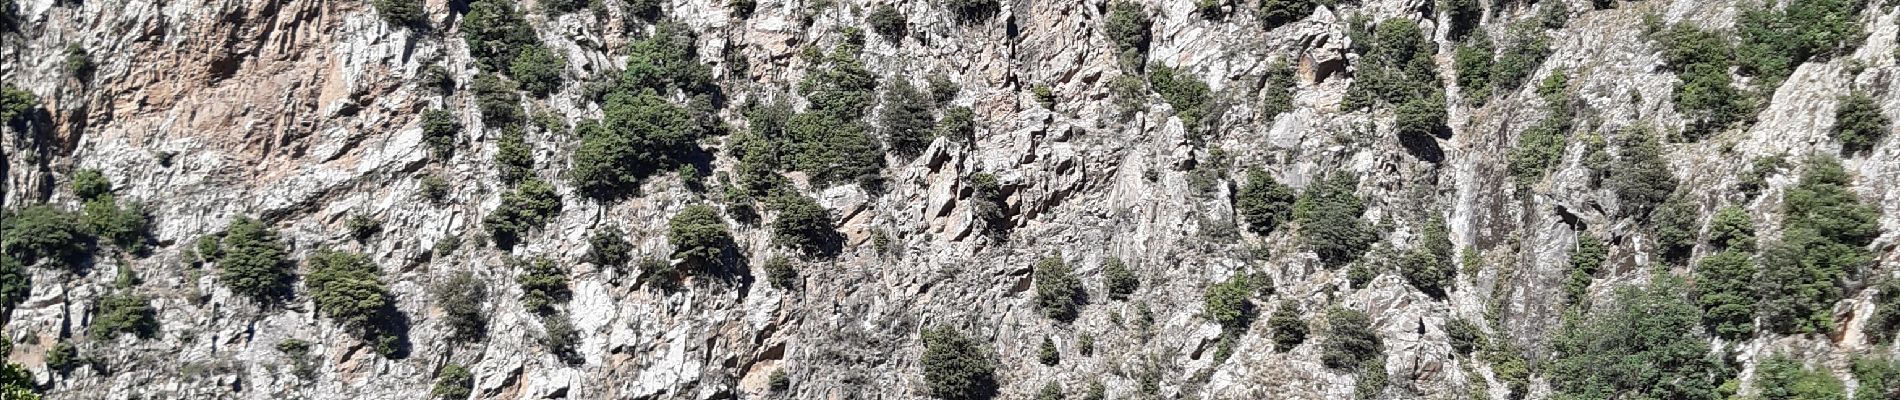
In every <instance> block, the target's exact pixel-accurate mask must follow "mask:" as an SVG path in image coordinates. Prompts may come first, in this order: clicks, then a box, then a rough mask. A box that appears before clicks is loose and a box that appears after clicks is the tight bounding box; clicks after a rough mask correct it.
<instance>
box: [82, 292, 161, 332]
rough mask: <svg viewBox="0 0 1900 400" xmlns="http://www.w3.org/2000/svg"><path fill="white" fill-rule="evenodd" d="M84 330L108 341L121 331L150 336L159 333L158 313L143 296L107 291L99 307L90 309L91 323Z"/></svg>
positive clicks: (100, 300)
mask: <svg viewBox="0 0 1900 400" xmlns="http://www.w3.org/2000/svg"><path fill="white" fill-rule="evenodd" d="M87 332H89V333H91V334H92V336H93V338H95V339H100V340H111V339H112V338H113V337H116V336H118V335H119V334H121V333H130V334H132V335H134V336H138V337H139V338H140V339H150V338H152V335H153V334H156V333H158V315H157V313H156V312H154V311H153V310H152V303H151V301H149V300H146V298H145V296H141V295H137V294H132V293H116V294H109V295H106V296H105V297H101V298H100V299H99V304H98V309H97V310H94V311H93V316H92V326H91V327H88V328H87Z"/></svg>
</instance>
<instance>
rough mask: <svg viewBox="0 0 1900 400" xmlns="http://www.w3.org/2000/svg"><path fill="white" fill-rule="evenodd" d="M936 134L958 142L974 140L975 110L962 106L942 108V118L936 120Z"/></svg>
mask: <svg viewBox="0 0 1900 400" xmlns="http://www.w3.org/2000/svg"><path fill="white" fill-rule="evenodd" d="M937 135H939V136H943V137H946V138H949V139H950V140H952V141H956V142H960V143H971V142H975V141H976V112H973V111H970V108H969V107H964V106H956V107H950V109H947V110H943V118H942V119H939V120H938V121H937Z"/></svg>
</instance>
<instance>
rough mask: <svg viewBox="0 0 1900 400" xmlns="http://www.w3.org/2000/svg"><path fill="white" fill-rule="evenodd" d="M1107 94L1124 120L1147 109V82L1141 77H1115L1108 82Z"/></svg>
mask: <svg viewBox="0 0 1900 400" xmlns="http://www.w3.org/2000/svg"><path fill="white" fill-rule="evenodd" d="M1108 92H1109V94H1110V100H1111V101H1112V102H1114V103H1115V109H1117V110H1119V111H1120V112H1121V113H1122V116H1123V117H1124V118H1126V117H1128V116H1132V115H1134V114H1135V113H1136V112H1140V111H1145V110H1147V109H1148V81H1147V80H1144V79H1142V77H1141V76H1138V75H1119V76H1116V77H1115V79H1110V80H1109V81H1108Z"/></svg>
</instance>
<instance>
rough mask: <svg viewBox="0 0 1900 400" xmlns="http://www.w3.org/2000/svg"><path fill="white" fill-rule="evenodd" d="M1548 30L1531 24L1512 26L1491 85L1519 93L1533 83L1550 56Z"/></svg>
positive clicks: (1502, 46) (1504, 41) (1499, 46)
mask: <svg viewBox="0 0 1900 400" xmlns="http://www.w3.org/2000/svg"><path fill="white" fill-rule="evenodd" d="M1545 31H1546V29H1545V28H1543V27H1539V26H1536V25H1532V24H1529V23H1517V24H1512V25H1510V26H1509V28H1507V29H1506V30H1505V36H1504V40H1502V42H1501V43H1499V45H1498V49H1499V52H1498V56H1497V62H1496V64H1493V65H1492V66H1491V78H1492V80H1491V86H1492V87H1493V88H1495V89H1498V90H1510V91H1515V90H1517V89H1518V88H1521V87H1524V84H1525V83H1526V82H1529V81H1530V78H1531V74H1533V73H1536V72H1537V69H1538V67H1539V66H1541V65H1543V64H1544V59H1546V58H1549V57H1550V53H1551V51H1552V50H1551V48H1550V37H1549V36H1548V35H1547V34H1545Z"/></svg>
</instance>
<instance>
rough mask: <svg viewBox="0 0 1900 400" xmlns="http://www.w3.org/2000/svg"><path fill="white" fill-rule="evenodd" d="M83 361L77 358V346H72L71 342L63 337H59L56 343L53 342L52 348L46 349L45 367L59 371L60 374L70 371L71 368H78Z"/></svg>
mask: <svg viewBox="0 0 1900 400" xmlns="http://www.w3.org/2000/svg"><path fill="white" fill-rule="evenodd" d="M83 361H84V360H81V359H80V358H79V348H78V347H74V346H73V343H72V342H68V341H66V340H65V339H60V341H59V342H58V343H54V344H53V348H52V349H48V350H46V369H49V370H53V371H59V372H60V373H61V374H65V373H67V372H72V370H73V368H78V367H79V364H80V363H81V362H83Z"/></svg>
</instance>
